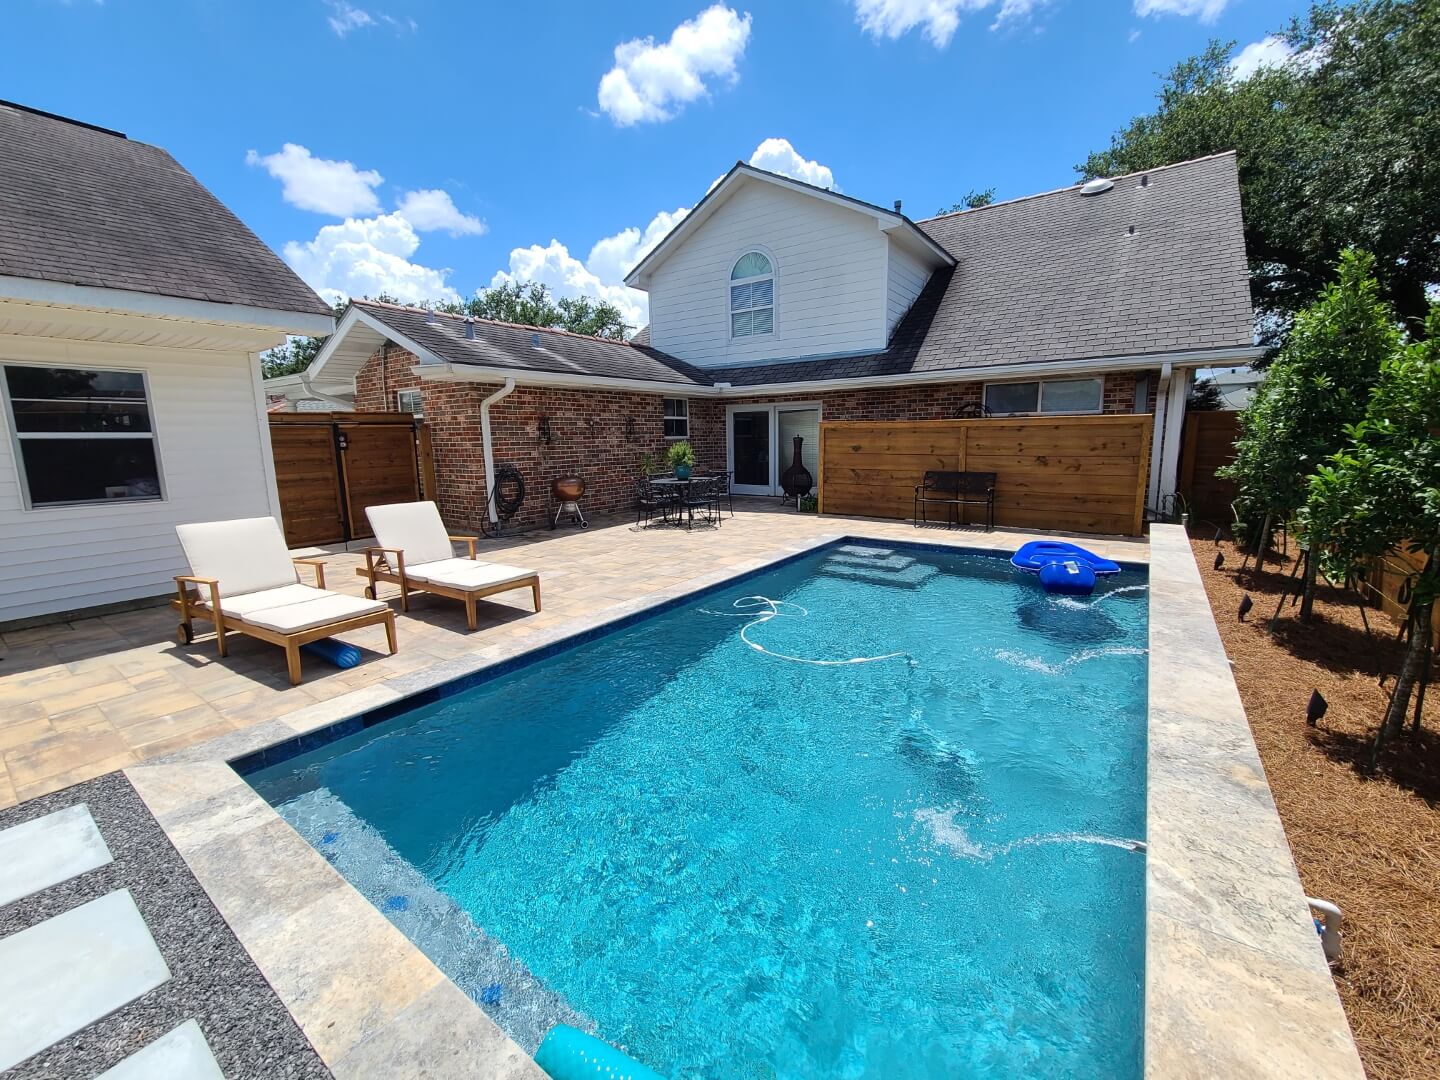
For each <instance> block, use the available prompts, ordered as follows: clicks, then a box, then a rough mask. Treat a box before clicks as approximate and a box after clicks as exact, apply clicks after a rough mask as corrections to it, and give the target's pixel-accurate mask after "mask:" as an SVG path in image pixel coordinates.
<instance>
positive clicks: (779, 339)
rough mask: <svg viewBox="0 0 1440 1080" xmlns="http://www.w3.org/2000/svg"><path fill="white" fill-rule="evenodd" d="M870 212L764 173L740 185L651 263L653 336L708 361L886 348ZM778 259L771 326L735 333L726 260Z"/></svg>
mask: <svg viewBox="0 0 1440 1080" xmlns="http://www.w3.org/2000/svg"><path fill="white" fill-rule="evenodd" d="M888 246H889V240H888V239H887V238H886V236H885V234H884V233H882V232H881V231H880V229H879V226H878V224H877V223H876V221H875V219H874V218H871V217H869V216H868V215H865V214H859V213H856V212H855V211H853V210H847V209H844V208H841V207H838V206H833V205H831V204H829V203H826V202H823V201H821V200H819V199H816V198H812V197H810V196H807V195H802V194H798V193H796V192H793V191H786V190H784V189H782V188H778V187H775V186H774V185H771V184H766V183H749V184H745V185H743V186H741V187H740V188H739V189H738V190H737V191H736V192H735V193H734V194H733V195H732V196H731V197H730V198H729V200H728V201H726V202H725V203H724V204H723V205H722V206H720V207H719V208H718V209H717V210H716V211H715V213H714V215H713V216H711V217H710V218H709V219H708V220H707V221H705V223H704V224H702V225H701V226H700V227H699V228H698V229H697V230H696V231H695V232H694V233H692V234H691V235H690V236H689V237H687V238H686V239H685V241H684V243H683V244H681V246H680V247H679V249H678V250H677V251H675V252H674V253H673V254H672V255H671V256H670V257H669V258H668V259H666V260H665V262H663V263H662V264H661V265H660V266H659V267H658V268H657V269H656V271H655V274H654V276H653V277H652V279H651V285H650V341H651V343H652V344H653V345H654V346H655V347H656V348H657V349H662V350H664V351H665V352H668V353H670V354H671V355H672V356H676V357H679V358H680V359H681V360H685V361H688V362H690V363H692V364H696V365H699V366H702V367H716V366H722V365H725V364H733V363H743V362H746V361H751V360H776V359H783V358H787V357H802V356H825V355H830V354H835V353H847V352H861V351H865V350H868V349H882V348H884V347H885V342H886V326H885V322H886V320H885V311H886V307H887V299H886V286H887V283H886V249H887V248H888ZM752 247H758V248H760V249H761V250H764V251H766V252H768V253H769V254H770V255H771V256H772V257H773V259H774V262H775V265H776V275H775V333H774V334H772V335H767V336H764V337H756V338H742V339H739V340H737V341H731V340H730V314H729V297H730V293H729V285H730V269H731V267H732V266H733V265H734V263H735V260H736V259H737V258H739V257H740V256H741V255H743V254H744V253H745V252H746V251H748V250H750V249H751V248H752Z"/></svg>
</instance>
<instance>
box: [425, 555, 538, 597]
mask: <svg viewBox="0 0 1440 1080" xmlns="http://www.w3.org/2000/svg"><path fill="white" fill-rule="evenodd" d="M534 575H535V571H534V570H526V569H525V568H524V567H523V566H506V565H505V564H504V563H487V562H478V561H476V560H474V559H441V560H440V561H439V562H432V563H423V564H421V565H420V566H416V567H411V566H409V565H408V564H407V565H406V567H405V576H406V578H409V579H411V580H414V581H418V582H422V583H424V584H427V585H445V586H448V587H449V588H452V589H467V590H468V589H487V588H489V587H490V586H492V585H503V584H505V582H507V581H519V580H521V579H522V578H528V577H533V576H534Z"/></svg>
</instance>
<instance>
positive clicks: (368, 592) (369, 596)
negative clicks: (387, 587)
mask: <svg viewBox="0 0 1440 1080" xmlns="http://www.w3.org/2000/svg"><path fill="white" fill-rule="evenodd" d="M365 599H366V600H374V599H375V586H374V585H366V586H365Z"/></svg>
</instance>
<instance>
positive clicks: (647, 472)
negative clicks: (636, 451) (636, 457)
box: [640, 454, 660, 480]
mask: <svg viewBox="0 0 1440 1080" xmlns="http://www.w3.org/2000/svg"><path fill="white" fill-rule="evenodd" d="M659 471H660V462H659V461H657V460H656V459H655V458H654V457H653V456H652V455H650V454H641V455H640V475H641V476H643V477H644V478H645V479H646V480H648V479H650V477H652V476H654V475H655V474H656V473H657V472H659Z"/></svg>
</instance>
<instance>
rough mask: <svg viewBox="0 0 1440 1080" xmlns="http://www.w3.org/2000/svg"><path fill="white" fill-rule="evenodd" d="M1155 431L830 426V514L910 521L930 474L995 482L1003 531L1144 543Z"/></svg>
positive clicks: (1093, 423) (1074, 419)
mask: <svg viewBox="0 0 1440 1080" xmlns="http://www.w3.org/2000/svg"><path fill="white" fill-rule="evenodd" d="M1150 423H1151V418H1150V417H1149V416H1148V415H1146V414H1140V415H1134V414H1126V415H1122V416H1059V417H1039V416H1037V417H1024V418H1020V417H1017V418H1014V419H1010V418H988V419H977V420H912V421H902V422H895V423H892V422H889V421H845V420H838V421H828V420H827V421H826V422H824V423H822V424H821V425H820V510H821V512H822V513H827V514H856V515H860V516H863V517H885V518H901V519H905V518H909V517H910V515H911V505H912V496H913V495H914V491H915V485H916V484H918V483H920V478H921V476H922V475H923V474H924V472H925V471H926V470H927V469H943V470H951V471H958V472H993V473H996V474H997V476H998V479H997V480H996V485H995V523H996V524H997V525H1012V526H1017V527H1019V528H1028V529H1058V530H1061V531H1064V532H1082V533H1111V534H1114V533H1121V534H1125V535H1129V536H1138V535H1139V534H1140V531H1141V528H1142V524H1143V520H1144V513H1145V475H1146V468H1147V465H1148V462H1149V457H1150ZM971 512H972V513H973V512H974V510H973V508H972V510H971ZM980 513H983V510H982V511H980ZM970 520H974V518H971V519H970Z"/></svg>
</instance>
